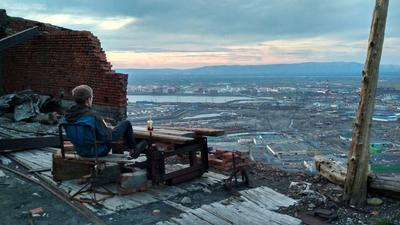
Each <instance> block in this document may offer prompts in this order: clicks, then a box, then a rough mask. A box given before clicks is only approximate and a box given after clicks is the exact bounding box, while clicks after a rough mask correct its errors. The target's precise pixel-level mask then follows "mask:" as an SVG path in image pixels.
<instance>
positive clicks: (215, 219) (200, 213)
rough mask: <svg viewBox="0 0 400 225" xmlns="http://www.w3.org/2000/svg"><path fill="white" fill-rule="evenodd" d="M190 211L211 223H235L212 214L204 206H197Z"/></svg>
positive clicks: (221, 224) (226, 224) (219, 224)
mask: <svg viewBox="0 0 400 225" xmlns="http://www.w3.org/2000/svg"><path fill="white" fill-rule="evenodd" d="M189 213H191V214H193V215H195V216H197V217H199V218H201V219H203V220H205V221H207V222H209V223H211V224H215V225H231V224H233V223H230V222H228V221H226V220H224V219H222V218H220V217H218V216H215V215H214V214H211V213H209V212H207V211H205V210H204V209H202V208H197V209H194V210H191V211H189Z"/></svg>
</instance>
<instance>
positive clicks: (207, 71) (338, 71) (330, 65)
mask: <svg viewBox="0 0 400 225" xmlns="http://www.w3.org/2000/svg"><path fill="white" fill-rule="evenodd" d="M363 67H364V64H361V63H357V62H304V63H290V64H262V65H216V66H204V67H198V68H192V69H134V68H133V69H117V71H118V72H122V73H127V74H129V80H131V79H134V77H136V78H141V77H148V76H152V77H153V78H162V79H165V78H171V79H174V78H178V79H179V78H188V76H195V77H201V78H212V77H215V76H218V77H225V78H227V77H229V76H230V77H232V76H233V77H243V78H245V77H248V76H250V77H251V76H266V77H268V76H272V75H273V76H310V77H311V76H349V77H356V76H360V75H361V71H362V70H363ZM380 75H382V76H391V75H392V76H393V75H400V65H386V64H383V65H381V66H380Z"/></svg>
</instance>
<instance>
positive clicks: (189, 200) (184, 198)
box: [181, 197, 192, 205]
mask: <svg viewBox="0 0 400 225" xmlns="http://www.w3.org/2000/svg"><path fill="white" fill-rule="evenodd" d="M181 203H182V204H184V205H189V204H192V200H191V199H190V198H189V197H183V198H182V200H181Z"/></svg>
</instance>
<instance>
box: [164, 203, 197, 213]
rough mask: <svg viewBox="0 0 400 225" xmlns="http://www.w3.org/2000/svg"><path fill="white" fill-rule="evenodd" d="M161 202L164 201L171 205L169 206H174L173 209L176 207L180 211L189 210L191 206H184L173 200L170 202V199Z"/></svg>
mask: <svg viewBox="0 0 400 225" xmlns="http://www.w3.org/2000/svg"><path fill="white" fill-rule="evenodd" d="M163 202H164V203H165V204H167V205H169V206H171V207H174V208H175V209H178V210H180V211H182V212H189V211H191V208H189V207H186V206H184V205H182V204H178V203H175V202H172V201H169V200H166V201H163Z"/></svg>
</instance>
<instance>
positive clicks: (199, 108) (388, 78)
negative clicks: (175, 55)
mask: <svg viewBox="0 0 400 225" xmlns="http://www.w3.org/2000/svg"><path fill="white" fill-rule="evenodd" d="M360 73H361V72H360ZM360 73H359V74H360ZM399 75H400V73H399ZM182 77H184V75H181V76H170V77H169V76H168V75H163V79H162V80H160V79H155V78H154V79H153V80H151V79H149V76H147V77H145V78H144V79H140V77H136V79H133V80H130V81H131V82H130V84H129V86H128V94H129V95H128V99H129V105H128V118H129V119H130V120H131V121H132V122H133V123H134V124H135V125H137V126H141V125H143V124H145V122H146V121H147V120H148V118H149V116H151V117H152V119H153V120H154V126H155V127H157V126H180V127H208V128H221V129H225V130H226V131H227V134H226V135H225V136H222V137H218V138H211V137H209V139H208V141H209V145H210V146H212V147H213V148H214V149H225V150H250V152H251V156H252V157H253V158H254V159H255V160H257V161H261V162H268V163H270V164H274V165H276V166H279V167H281V168H283V169H286V170H308V171H310V172H311V173H312V172H313V171H314V168H313V164H314V163H312V161H313V157H314V155H318V154H322V155H326V156H328V157H330V158H332V159H335V160H337V161H339V162H343V163H345V162H346V157H347V152H348V150H349V147H350V143H351V134H352V128H353V124H354V118H355V113H356V110H357V107H358V101H359V88H360V85H361V83H360V77H361V76H360V75H358V74H353V75H350V76H349V75H343V76H340V75H331V76H329V75H326V74H325V75H321V76H318V75H316V74H314V75H313V76H304V75H298V76H296V75H293V76H279V75H268V76H262V75H261V76H255V75H254V76H249V75H243V76H239V75H236V76H234V77H233V78H232V79H229V76H226V75H215V76H211V75H206V76H202V77H201V79H200V78H198V79H196V77H193V76H192V78H193V79H190V78H187V79H184V78H182ZM189 77H190V76H189ZM371 136H372V137H371V138H372V139H371V146H370V152H371V169H372V170H375V171H376V172H382V173H398V171H400V165H399V163H398V162H400V76H396V75H393V74H391V75H383V76H381V77H380V80H379V84H378V91H377V98H376V103H375V113H374V116H373V129H372V134H371Z"/></svg>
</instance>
